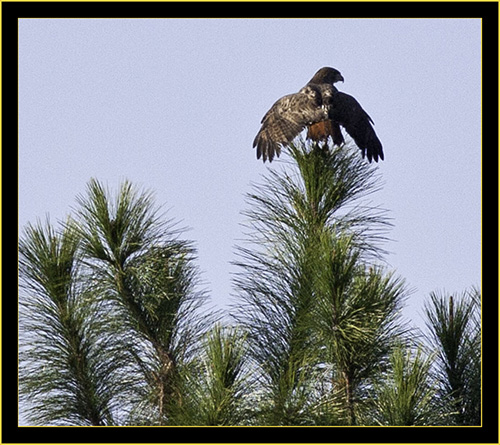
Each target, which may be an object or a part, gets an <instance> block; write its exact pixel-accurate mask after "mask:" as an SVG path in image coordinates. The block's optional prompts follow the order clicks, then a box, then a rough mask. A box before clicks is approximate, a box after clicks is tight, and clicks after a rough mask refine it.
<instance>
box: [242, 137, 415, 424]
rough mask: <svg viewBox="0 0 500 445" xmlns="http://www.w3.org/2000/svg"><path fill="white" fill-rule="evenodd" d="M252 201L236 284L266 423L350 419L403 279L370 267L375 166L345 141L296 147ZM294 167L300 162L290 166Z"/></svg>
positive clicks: (374, 242) (381, 351)
mask: <svg viewBox="0 0 500 445" xmlns="http://www.w3.org/2000/svg"><path fill="white" fill-rule="evenodd" d="M290 155H291V157H292V159H293V161H294V164H292V165H289V166H287V167H288V168H284V169H282V170H281V171H280V170H277V169H273V170H272V171H270V172H269V174H268V176H267V177H265V178H264V181H263V183H261V184H259V185H258V186H257V187H255V190H256V191H255V193H253V194H251V195H250V196H249V197H248V201H249V203H250V206H251V207H250V210H249V211H248V212H247V213H246V216H247V218H248V220H249V223H248V225H249V228H250V233H249V235H248V238H249V243H250V244H251V248H247V247H240V248H239V256H240V260H239V261H238V262H237V265H238V266H239V269H240V272H239V275H238V276H237V278H236V286H237V289H238V291H239V295H240V298H241V299H242V300H243V304H240V305H239V308H240V309H239V311H238V312H237V313H236V315H235V318H236V319H237V321H238V322H239V323H240V324H241V325H242V326H244V329H245V330H246V333H247V336H248V341H249V353H250V356H251V358H252V361H253V366H254V367H255V369H256V374H257V376H258V377H257V379H258V386H259V388H260V392H261V393H262V400H263V407H262V408H261V414H262V419H261V421H263V422H265V423H267V424H273V425H300V424H323V423H327V424H350V425H352V424H356V423H357V415H358V414H357V411H358V405H359V402H360V401H361V400H362V397H363V392H364V389H365V388H364V385H365V384H367V383H368V379H369V378H370V376H371V375H372V374H373V373H375V372H376V369H377V365H378V364H379V362H380V361H384V360H387V356H388V353H389V350H390V347H391V343H393V342H394V340H395V339H396V338H398V337H399V336H400V335H402V331H401V330H400V329H399V327H398V325H397V324H396V319H397V315H398V311H399V309H400V307H401V303H402V301H403V299H404V296H405V292H406V290H405V286H404V283H403V281H402V280H401V279H399V278H397V277H394V276H392V275H390V274H386V273H384V271H383V269H382V267H380V266H377V265H374V266H373V267H371V266H370V264H371V263H370V264H369V263H368V261H369V260H374V259H375V258H377V257H379V256H380V253H379V252H380V249H378V248H377V246H378V243H379V242H380V241H381V240H382V239H383V234H384V229H385V228H386V227H387V226H388V223H387V220H386V218H385V217H384V212H382V211H381V210H380V209H378V208H373V207H370V206H367V205H366V203H363V202H361V198H364V197H366V196H367V195H369V194H370V193H373V192H374V191H375V190H376V189H377V188H378V185H377V180H376V174H375V170H374V168H372V167H370V166H369V165H368V164H366V163H365V162H364V161H363V160H362V159H361V158H360V157H359V154H358V153H354V152H353V151H352V150H348V149H347V147H341V148H335V149H330V150H328V149H326V150H325V149H324V148H320V147H319V146H318V145H316V144H313V145H312V146H310V145H309V144H307V143H304V142H300V143H299V144H297V145H292V146H291V148H290ZM294 166H296V167H295V168H294Z"/></svg>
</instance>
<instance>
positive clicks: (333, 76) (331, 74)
mask: <svg viewBox="0 0 500 445" xmlns="http://www.w3.org/2000/svg"><path fill="white" fill-rule="evenodd" d="M343 81H344V78H343V77H342V74H340V71H339V70H336V69H335V68H330V67H329V66H325V67H323V68H321V69H320V70H318V72H317V73H316V74H315V75H314V76H313V78H312V79H311V80H310V81H309V83H330V84H334V83H336V82H343Z"/></svg>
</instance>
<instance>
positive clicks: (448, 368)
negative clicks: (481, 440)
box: [425, 287, 481, 425]
mask: <svg viewBox="0 0 500 445" xmlns="http://www.w3.org/2000/svg"><path fill="white" fill-rule="evenodd" d="M480 310H481V294H480V292H479V290H478V289H477V288H474V287H473V288H471V289H470V290H467V291H465V292H463V293H461V294H454V295H451V296H445V295H441V294H439V293H432V294H431V295H430V303H429V304H427V305H426V307H425V315H426V318H427V327H428V330H429V334H428V338H429V342H430V343H431V344H432V345H433V346H434V348H435V349H436V351H437V356H438V363H437V377H438V379H439V381H440V383H441V385H442V392H443V397H448V398H451V399H452V401H453V412H454V418H455V422H456V423H457V424H459V425H481V312H480Z"/></svg>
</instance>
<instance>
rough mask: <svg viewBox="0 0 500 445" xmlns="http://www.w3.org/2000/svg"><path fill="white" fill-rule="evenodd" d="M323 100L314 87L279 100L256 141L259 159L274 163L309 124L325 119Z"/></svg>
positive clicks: (269, 113) (254, 143) (263, 124)
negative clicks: (285, 147)
mask: <svg viewBox="0 0 500 445" xmlns="http://www.w3.org/2000/svg"><path fill="white" fill-rule="evenodd" d="M325 116H326V111H325V109H324V108H323V107H322V106H321V97H320V94H319V92H318V91H316V90H315V89H313V88H309V87H304V88H303V89H302V90H300V92H298V93H296V94H289V95H288V96H284V97H282V98H281V99H279V100H278V101H277V102H276V103H275V104H274V105H273V106H272V107H271V109H270V110H269V111H268V112H267V113H266V114H265V116H264V118H263V119H262V126H261V128H260V130H259V132H258V133H257V136H256V137H255V140H254V141H253V146H254V147H256V148H257V159H260V157H261V156H262V159H263V161H264V162H266V160H269V162H271V161H272V160H273V158H274V156H275V155H276V156H279V155H280V152H281V147H284V146H286V145H288V144H290V142H292V141H293V140H294V139H295V137H296V136H297V135H298V134H299V133H300V132H301V131H302V130H303V129H304V127H305V126H306V125H309V124H311V123H314V122H319V121H320V120H324V119H325Z"/></svg>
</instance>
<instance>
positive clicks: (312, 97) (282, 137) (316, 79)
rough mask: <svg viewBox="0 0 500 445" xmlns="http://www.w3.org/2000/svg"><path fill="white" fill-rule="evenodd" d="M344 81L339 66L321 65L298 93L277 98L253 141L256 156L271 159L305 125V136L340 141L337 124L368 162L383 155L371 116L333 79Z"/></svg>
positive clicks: (342, 140)
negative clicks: (337, 67) (339, 88)
mask: <svg viewBox="0 0 500 445" xmlns="http://www.w3.org/2000/svg"><path fill="white" fill-rule="evenodd" d="M343 81H344V78H343V77H342V74H340V72H339V71H338V70H336V69H335V68H329V67H324V68H321V69H320V70H319V71H318V72H317V73H316V74H315V75H314V76H313V78H312V79H311V80H310V81H309V82H308V83H307V85H306V86H304V87H303V88H302V89H301V90H300V91H299V92H298V93H295V94H289V95H287V96H284V97H282V98H281V99H278V100H277V101H276V102H275V103H274V105H273V106H272V107H271V109H270V110H269V111H268V112H267V113H266V114H265V116H264V117H263V118H262V121H261V124H262V126H261V128H260V130H259V132H258V133H257V136H256V137H255V140H254V141H253V146H254V147H257V159H260V157H261V156H262V159H263V161H264V162H266V160H269V162H271V161H272V160H273V158H274V156H275V155H276V156H279V155H280V152H281V147H284V146H286V145H288V144H290V142H292V141H293V140H294V139H295V137H296V136H297V135H298V134H299V133H300V132H301V131H302V130H303V129H304V128H305V127H307V138H308V139H311V140H313V141H317V142H320V141H324V142H326V141H327V140H328V137H331V138H332V141H333V143H334V144H336V145H341V144H343V143H344V137H343V135H342V132H341V130H340V126H342V127H344V128H345V130H346V131H347V133H348V134H349V135H350V136H351V137H352V138H353V139H354V142H355V143H356V145H357V146H358V147H359V148H360V149H361V154H362V156H363V158H364V157H365V154H366V157H367V158H368V161H369V162H371V161H372V159H373V160H374V161H375V162H378V160H379V159H384V152H383V151H382V144H381V143H380V140H379V139H378V137H377V135H376V134H375V130H374V129H373V127H372V124H373V121H372V119H371V117H370V116H369V115H368V113H367V112H366V111H365V110H363V108H362V107H361V105H360V104H359V102H358V101H357V100H356V99H354V97H352V96H349V95H348V94H345V93H342V92H340V91H338V90H337V88H335V86H334V83H336V82H343Z"/></svg>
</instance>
